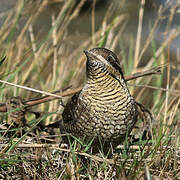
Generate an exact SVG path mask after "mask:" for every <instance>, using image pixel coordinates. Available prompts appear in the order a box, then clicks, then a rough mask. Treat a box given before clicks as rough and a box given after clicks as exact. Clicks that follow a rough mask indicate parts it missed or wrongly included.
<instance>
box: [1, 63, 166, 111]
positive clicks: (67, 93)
mask: <svg viewBox="0 0 180 180" xmlns="http://www.w3.org/2000/svg"><path fill="white" fill-rule="evenodd" d="M164 66H166V64H165V65H160V66H158V67H155V68H152V69H150V70H147V71H144V72H139V73H135V74H132V75H129V76H126V77H125V80H126V81H130V80H133V79H136V78H139V77H143V76H149V75H153V74H160V73H161V68H162V67H164ZM0 82H1V83H5V84H8V85H11V86H15V87H19V88H22V89H26V90H29V91H33V92H37V93H41V94H45V95H47V96H45V97H40V98H38V99H32V100H28V101H25V102H24V104H25V105H29V106H35V105H38V104H41V103H45V102H48V101H52V100H54V99H58V98H63V97H66V96H71V95H73V94H75V93H77V92H79V91H80V90H81V89H82V87H79V88H76V89H73V90H68V91H64V92H62V91H55V92H54V93H55V94H53V93H48V92H45V91H40V90H36V89H33V88H29V87H25V86H21V85H17V84H14V83H10V82H7V81H3V80H0ZM56 93H60V94H59V95H56ZM6 111H7V108H6V105H5V104H1V105H0V112H6Z"/></svg>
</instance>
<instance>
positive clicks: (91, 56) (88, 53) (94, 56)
mask: <svg viewBox="0 0 180 180" xmlns="http://www.w3.org/2000/svg"><path fill="white" fill-rule="evenodd" d="M84 53H85V55H86V57H87V59H94V58H96V55H95V54H94V53H92V52H90V51H87V50H85V51H84Z"/></svg>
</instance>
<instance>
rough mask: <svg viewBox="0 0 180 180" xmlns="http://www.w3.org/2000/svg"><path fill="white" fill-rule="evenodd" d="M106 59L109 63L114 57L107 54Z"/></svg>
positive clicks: (113, 60)
mask: <svg viewBox="0 0 180 180" xmlns="http://www.w3.org/2000/svg"><path fill="white" fill-rule="evenodd" d="M107 60H108V61H109V62H110V63H113V62H115V59H114V57H113V56H112V55H109V56H108V57H107Z"/></svg>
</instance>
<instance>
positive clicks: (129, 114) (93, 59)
mask: <svg viewBox="0 0 180 180" xmlns="http://www.w3.org/2000/svg"><path fill="white" fill-rule="evenodd" d="M85 54H86V56H87V63H86V73H87V81H86V84H85V85H84V87H83V89H82V90H81V91H80V92H79V93H77V94H75V95H74V96H73V97H72V99H70V101H69V102H68V103H67V105H66V107H65V109H64V112H63V114H62V117H63V120H62V121H61V123H60V130H61V132H62V133H64V132H68V133H71V134H72V135H73V136H76V137H82V138H83V137H84V136H86V138H89V139H92V138H94V139H95V141H97V139H99V138H98V137H100V138H101V140H102V141H103V142H105V143H108V144H109V143H111V144H112V145H113V146H116V145H117V144H119V143H120V142H121V141H122V139H124V138H125V136H126V134H129V133H130V132H131V130H132V128H133V127H134V125H135V123H136V121H137V116H138V109H137V108H138V107H137V104H136V102H135V100H134V98H133V97H132V96H131V94H130V92H129V90H128V87H127V85H126V82H125V80H124V76H123V73H122V70H121V67H120V64H119V60H118V58H117V56H116V55H115V54H114V53H113V52H112V51H110V50H108V49H105V48H94V49H91V50H90V51H85Z"/></svg>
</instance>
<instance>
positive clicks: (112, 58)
mask: <svg viewBox="0 0 180 180" xmlns="http://www.w3.org/2000/svg"><path fill="white" fill-rule="evenodd" d="M84 53H85V54H86V57H87V63H86V71H87V78H90V79H98V78H100V77H102V76H103V75H106V76H111V77H113V78H116V79H119V80H120V79H124V76H123V72H122V69H121V67H120V64H119V59H118V57H117V56H116V55H115V54H114V53H113V52H112V51H110V50H108V49H106V48H93V49H91V50H89V51H84Z"/></svg>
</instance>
